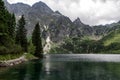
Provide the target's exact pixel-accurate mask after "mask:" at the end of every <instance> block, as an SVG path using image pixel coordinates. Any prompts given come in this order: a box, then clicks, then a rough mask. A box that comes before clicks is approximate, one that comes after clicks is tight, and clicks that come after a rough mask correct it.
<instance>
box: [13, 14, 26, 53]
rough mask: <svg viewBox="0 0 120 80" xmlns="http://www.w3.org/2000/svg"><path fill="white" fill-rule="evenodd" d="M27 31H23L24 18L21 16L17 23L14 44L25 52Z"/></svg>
mask: <svg viewBox="0 0 120 80" xmlns="http://www.w3.org/2000/svg"><path fill="white" fill-rule="evenodd" d="M26 35H27V30H26V29H25V18H24V15H22V17H21V19H20V20H19V21H18V27H17V31H16V38H15V40H16V44H18V45H20V46H21V47H22V48H23V51H25V52H27V47H28V44H27V36H26Z"/></svg>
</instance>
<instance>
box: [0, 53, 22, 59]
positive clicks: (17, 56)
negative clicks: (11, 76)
mask: <svg viewBox="0 0 120 80" xmlns="http://www.w3.org/2000/svg"><path fill="white" fill-rule="evenodd" d="M22 55H23V54H22V53H21V54H6V55H0V61H7V60H11V59H16V58H19V57H20V56H22Z"/></svg>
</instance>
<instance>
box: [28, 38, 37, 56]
mask: <svg viewBox="0 0 120 80" xmlns="http://www.w3.org/2000/svg"><path fill="white" fill-rule="evenodd" d="M34 52H35V46H34V45H33V43H32V40H30V42H29V45H28V53H30V54H34Z"/></svg>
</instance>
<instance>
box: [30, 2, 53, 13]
mask: <svg viewBox="0 0 120 80" xmlns="http://www.w3.org/2000/svg"><path fill="white" fill-rule="evenodd" d="M32 9H35V10H37V11H39V12H41V13H53V10H52V9H50V8H49V7H48V6H47V5H46V4H45V3H43V2H41V1H40V2H37V3H35V4H34V5H33V6H32Z"/></svg>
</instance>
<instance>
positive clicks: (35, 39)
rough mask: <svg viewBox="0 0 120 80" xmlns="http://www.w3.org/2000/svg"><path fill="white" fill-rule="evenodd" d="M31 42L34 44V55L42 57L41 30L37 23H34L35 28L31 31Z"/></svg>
mask: <svg viewBox="0 0 120 80" xmlns="http://www.w3.org/2000/svg"><path fill="white" fill-rule="evenodd" d="M32 43H33V45H34V46H35V53H34V55H35V56H37V57H43V54H42V53H43V48H42V40H41V32H40V26H39V23H37V24H36V26H35V29H34V30H33V33H32Z"/></svg>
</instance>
